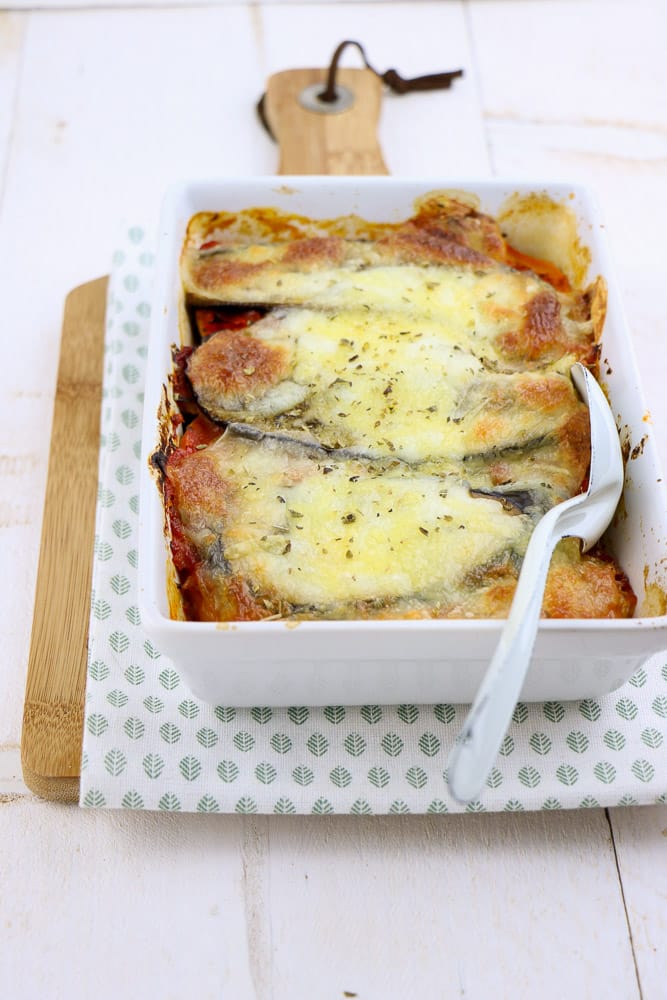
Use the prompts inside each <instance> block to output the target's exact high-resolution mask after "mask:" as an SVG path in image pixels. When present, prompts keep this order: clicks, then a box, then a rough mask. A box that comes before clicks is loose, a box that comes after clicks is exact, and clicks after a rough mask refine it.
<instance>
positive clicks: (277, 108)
mask: <svg viewBox="0 0 667 1000" xmlns="http://www.w3.org/2000/svg"><path fill="white" fill-rule="evenodd" d="M325 77H326V70H323V69H291V70H286V71H285V72H283V73H276V74H275V75H274V76H272V77H270V79H269V81H268V84H267V89H266V98H265V111H266V117H267V120H268V122H269V124H270V126H271V130H272V132H273V134H274V136H275V137H276V140H277V141H278V143H279V145H280V162H279V167H278V173H280V174H386V173H388V170H387V167H386V165H385V162H384V159H383V158H382V152H381V150H380V146H379V144H378V139H377V124H378V119H379V117H380V102H381V96H382V83H381V82H380V80H379V78H378V77H377V76H376V74H375V73H372V72H371V71H370V70H367V69H340V70H338V74H337V78H336V79H337V83H338V84H341V85H342V86H343V87H345V88H346V89H347V90H349V91H351V93H352V94H353V97H354V100H353V103H352V105H351V106H350V107H348V108H347V109H346V110H344V111H339V112H335V113H332V114H324V113H319V112H317V111H310V110H308V109H306V108H305V107H303V106H302V104H301V103H300V97H301V95H302V93H303V91H304V90H305V89H306V88H307V87H311V86H313V85H316V84H320V83H321V84H322V90H324V86H325Z"/></svg>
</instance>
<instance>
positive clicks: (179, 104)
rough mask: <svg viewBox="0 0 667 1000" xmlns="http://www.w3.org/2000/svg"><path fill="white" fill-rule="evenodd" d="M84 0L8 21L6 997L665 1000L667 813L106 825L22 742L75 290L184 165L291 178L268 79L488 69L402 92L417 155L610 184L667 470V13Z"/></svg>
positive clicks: (3, 33) (2, 194)
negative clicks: (39, 773)
mask: <svg viewBox="0 0 667 1000" xmlns="http://www.w3.org/2000/svg"><path fill="white" fill-rule="evenodd" d="M84 3H85V0H82V3H81V4H79V2H78V0H74V3H68V5H67V7H60V6H58V4H57V3H56V2H55V0H41V3H39V4H38V8H35V9H33V8H31V6H30V0H14V3H13V4H12V7H13V9H12V10H11V11H8V12H5V13H2V12H0V288H1V290H2V299H1V301H2V332H1V334H0V336H1V337H2V348H3V364H2V366H0V391H1V395H2V399H3V401H4V407H3V415H4V426H3V434H2V443H1V444H0V540H1V542H0V544H1V549H0V551H1V553H2V554H1V564H2V572H1V573H0V645H1V648H2V652H3V655H2V666H1V667H0V676H1V677H2V697H1V698H0V994H1V995H2V996H3V997H6V998H7V1000H33V998H36V997H40V998H59V997H67V998H68V1000H71V998H72V997H76V998H78V997H81V998H89V997H95V998H98V1000H103V998H107V997H108V998H112V997H113V998H115V997H118V996H121V997H124V998H126V1000H130V998H152V997H155V998H158V997H159V998H165V1000H166V998H170V1000H191V998H195V997H197V998H198V997H201V998H213V997H215V998H217V997H225V998H234V1000H245V998H258V1000H269V998H271V1000H287V998H289V1000H320V998H323V1000H324V998H336V997H345V996H358V997H359V998H362V1000H393V998H399V997H400V998H406V997H413V996H414V997H424V998H447V1000H449V998H454V997H470V998H480V1000H486V998H505V997H507V998H524V997H525V998H532V997H537V996H539V997H543V998H554V1000H560V998H563V997H571V998H573V1000H577V998H584V997H591V998H595V1000H597V998H607V997H613V998H640V997H642V998H644V1000H663V998H664V997H666V996H667V940H666V934H665V931H666V926H665V925H666V919H665V918H666V915H667V864H666V860H667V807H644V808H629V809H625V810H620V809H616V810H610V811H607V810H598V809H593V810H582V811H578V812H572V813H556V814H551V813H548V814H545V813H539V814H538V813H536V814H523V815H521V814H519V815H504V814H503V815H476V816H457V817H446V816H445V817H418V816H412V817H404V818H394V817H388V818H369V819H361V818H356V817H349V818H342V817H331V818H312V819H295V818H289V817H285V818H281V817H239V816H227V817H220V816H212V817H211V816H200V815H191V816H174V815H169V816H165V815H155V814H145V813H144V814H135V813H126V812H123V813H110V812H95V811H86V812H83V811H81V810H78V809H77V808H76V807H64V806H56V805H51V804H47V803H44V802H42V801H39V800H38V799H36V798H35V797H33V796H31V795H30V794H29V793H28V792H27V791H26V789H25V788H24V786H23V784H22V781H21V777H20V763H19V740H20V725H21V714H22V699H23V689H24V683H25V666H26V663H27V656H28V649H29V641H30V627H31V620H32V604H33V591H34V586H35V577H36V571H37V556H38V548H39V538H40V523H41V510H42V503H43V495H44V486H45V481H46V469H47V464H46V463H47V456H48V445H49V434H48V428H49V426H50V420H51V411H52V404H53V391H54V385H55V377H56V365H57V357H58V349H59V333H60V322H61V315H62V304H63V299H64V296H65V294H66V292H67V291H68V290H69V289H70V288H72V287H73V286H75V285H77V284H80V283H82V282H84V281H87V280H89V279H91V278H94V277H97V276H99V275H101V274H104V273H106V272H107V271H108V270H109V267H110V256H111V252H112V248H113V246H114V244H115V241H116V240H117V237H118V234H119V233H120V232H121V231H122V229H123V225H124V223H129V222H143V223H144V224H145V225H146V226H148V227H155V224H156V219H157V212H158V208H159V200H160V193H161V191H162V189H163V188H164V187H165V186H166V185H167V184H168V183H169V182H170V181H172V180H174V179H177V178H179V177H185V176H188V175H202V174H209V175H214V174H221V175H235V174H256V173H264V174H265V173H272V172H273V171H274V170H275V165H276V150H275V148H274V147H273V145H272V144H271V142H270V140H269V139H268V138H267V136H266V135H265V134H264V133H263V132H262V131H261V130H260V128H259V126H258V125H257V122H256V120H255V117H254V110H253V109H254V103H255V102H256V100H257V98H258V97H259V95H260V93H261V92H262V90H263V87H264V82H265V79H266V77H267V76H268V75H269V74H271V73H273V72H275V71H277V70H280V69H287V68H295V67H300V66H306V65H325V64H326V62H327V60H328V59H329V57H330V56H331V53H332V51H333V49H334V47H335V45H336V44H337V43H338V42H339V41H341V40H342V39H343V38H357V39H359V40H361V41H362V42H363V43H365V45H366V47H367V52H368V54H369V58H370V59H371V60H372V61H373V63H374V64H375V65H376V66H378V67H379V68H380V69H385V68H388V67H389V66H395V67H397V68H398V69H399V71H401V72H402V73H403V74H404V75H407V76H410V75H419V74H421V73H425V72H432V71H437V70H442V69H448V68H451V69H455V68H457V67H459V66H463V67H464V69H465V73H466V75H465V77H464V79H463V80H461V81H458V82H457V84H456V86H455V87H454V89H453V90H451V91H450V92H448V93H435V94H424V95H414V96H410V97H404V98H396V97H392V96H389V95H388V96H387V97H386V99H385V101H384V108H383V116H382V122H381V141H382V145H383V149H384V152H385V156H386V160H387V163H388V165H389V168H390V170H391V172H392V173H395V174H420V173H422V174H431V175H433V174H441V175H443V176H447V175H448V176H457V175H459V176H465V175H468V176H470V175H473V176H476V177H478V176H488V175H490V174H504V175H513V176H517V177H519V176H526V175H530V176H533V177H534V176H536V175H537V176H545V177H550V178H555V177H560V178H563V179H568V180H579V181H584V182H587V183H589V184H590V185H591V186H593V187H594V188H595V189H596V190H597V192H598V195H599V198H600V201H601V203H602V206H603V210H604V213H605V215H606V218H607V220H608V225H609V237H610V240H611V245H612V250H613V251H614V254H615V258H616V262H617V269H618V280H619V282H620V286H621V293H622V297H623V299H624V302H625V305H626V309H627V313H628V317H629V321H630V326H631V329H632V331H633V335H634V338H635V343H636V349H637V353H638V358H639V365H640V370H641V373H642V377H643V382H644V387H645V394H646V397H647V401H648V404H649V408H650V411H651V414H652V418H653V422H654V425H655V427H656V429H657V435H658V438H659V441H660V445H661V452H662V458H663V464H665V465H667V462H665V460H666V459H667V430H666V428H667V393H666V392H665V389H664V370H665V364H664V362H665V359H667V348H666V347H665V336H666V328H665V327H666V324H665V309H664V307H663V306H662V305H661V302H662V300H663V298H664V287H665V258H664V233H665V232H666V231H667V198H666V197H665V186H666V182H667V82H666V81H667V76H666V75H665V69H664V45H665V39H666V38H667V4H665V2H664V0H634V2H633V0H579V2H575V0H463V2H457V0H451V2H446V3H444V2H443V3H437V2H428V3H389V2H384V3H383V2H380V3H348V4H318V3H307V4H304V5H301V6H295V5H288V4H283V3H270V2H266V3H261V2H260V3H253V4H250V3H249V4H243V3H238V4H224V3H223V4H220V5H209V6H194V5H192V6H180V7H172V6H169V5H167V4H164V5H159V0H151V2H149V3H147V4H145V5H143V6H142V5H141V0H140V5H139V6H137V5H133V6H132V7H130V6H129V5H128V6H127V7H126V6H121V5H118V6H111V7H110V6H109V4H108V3H106V5H105V6H100V7H99V8H98V9H94V7H92V6H90V5H89V4H87V3H85V6H84ZM346 64H348V65H358V62H356V61H355V58H354V57H353V56H350V57H349V58H347V57H346Z"/></svg>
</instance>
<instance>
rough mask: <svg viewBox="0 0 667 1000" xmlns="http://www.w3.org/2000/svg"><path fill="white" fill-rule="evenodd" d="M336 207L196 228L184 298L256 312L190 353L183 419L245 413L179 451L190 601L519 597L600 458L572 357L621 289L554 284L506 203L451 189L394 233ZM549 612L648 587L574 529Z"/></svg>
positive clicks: (482, 609)
mask: <svg viewBox="0 0 667 1000" xmlns="http://www.w3.org/2000/svg"><path fill="white" fill-rule="evenodd" d="M274 216H275V217H274ZM339 221H341V220H339ZM342 221H344V220H342ZM342 221H341V225H340V226H334V225H333V224H332V228H331V229H330V230H329V232H328V233H327V230H326V224H322V227H320V228H318V226H316V225H315V223H313V224H312V227H311V224H310V223H309V221H308V220H302V219H300V220H297V222H298V224H296V223H295V225H296V228H294V226H291V220H290V218H289V217H282V216H279V215H278V213H273V214H271V213H270V212H266V211H264V210H256V211H254V212H252V211H251V212H249V213H246V214H244V213H240V214H239V216H238V217H233V216H224V215H210V214H206V213H205V214H204V215H203V216H202V217H195V219H194V220H192V222H191V225H190V227H189V235H188V239H187V241H186V246H185V248H184V252H183V255H182V259H181V276H182V281H183V288H184V290H185V293H186V302H187V305H188V307H189V308H191V309H196V308H197V307H198V306H201V305H202V304H206V305H207V306H208V307H209V308H210V307H211V306H213V307H225V308H228V307H232V306H238V305H240V306H243V307H244V309H245V310H247V309H249V308H253V309H257V308H259V312H257V311H255V312H254V313H252V315H251V314H250V313H248V314H247V315H248V316H249V317H250V318H249V319H248V320H247V322H248V323H250V325H249V326H247V327H245V328H244V326H243V323H240V324H239V322H236V321H235V322H230V323H228V324H226V323H225V322H221V324H220V326H219V327H218V332H217V333H213V335H212V336H210V337H209V338H208V339H207V340H204V342H203V343H202V344H200V345H199V346H198V347H197V348H196V349H195V350H194V352H193V353H192V354H191V356H190V357H189V360H188V361H187V367H186V372H187V376H188V378H189V382H190V384H191V386H192V389H193V391H194V395H195V399H194V400H191V398H190V397H188V407H189V409H187V410H184V412H185V413H187V415H190V414H191V413H192V412H193V408H194V409H195V410H196V404H198V405H199V408H200V409H201V411H203V412H204V413H205V414H207V415H208V416H209V417H211V418H212V419H213V420H215V421H217V422H219V423H220V424H221V425H222V427H221V430H222V429H223V428H224V426H225V425H227V426H228V429H227V430H226V432H225V433H224V434H222V436H221V437H219V438H218V439H217V440H215V442H214V436H213V435H214V433H215V428H214V425H212V424H209V423H208V422H207V421H206V420H205V419H204V418H198V421H196V422H195V423H196V424H198V429H197V430H196V432H195V431H192V432H191V431H189V430H188V432H187V434H186V437H187V436H188V435H189V436H190V438H191V441H190V443H189V444H186V445H185V446H184V447H183V448H181V449H178V448H176V449H175V450H174V451H173V452H172V453H171V455H170V456H169V458H168V461H167V463H166V466H165V473H164V482H165V497H166V500H167V515H168V521H169V523H170V528H171V536H172V552H173V554H174V561H175V563H176V565H177V569H178V571H179V574H180V585H181V592H182V598H183V602H184V611H185V614H186V617H193V618H200V619H203V620H229V619H235V618H240V619H247V618H255V619H256V618H266V617H276V616H292V617H297V618H299V617H301V618H350V617H369V616H371V617H384V616H412V615H416V616H418V617H424V616H443V617H444V616H452V617H453V616H456V617H459V616H468V615H469V616H476V617H480V616H497V615H503V614H506V613H507V610H508V607H509V604H510V602H511V599H512V594H513V591H514V587H515V581H516V575H517V572H518V567H519V566H520V563H521V560H522V558H523V554H524V552H525V548H526V545H527V542H528V539H529V537H530V532H531V530H532V526H533V523H534V521H535V519H536V518H538V517H539V516H541V514H542V513H544V511H545V510H547V509H549V507H551V506H552V505H553V504H554V503H556V502H558V501H559V500H561V499H564V498H565V497H567V496H570V495H572V494H573V493H575V492H576V491H577V490H578V489H579V488H580V486H581V482H582V479H583V476H584V474H585V472H586V468H587V465H588V455H589V440H588V413H587V410H586V406H585V404H584V403H583V402H582V401H581V400H580V399H579V397H578V395H577V393H576V391H575V390H574V387H573V385H572V382H571V379H570V375H569V369H570V366H571V365H572V363H573V362H574V361H575V360H583V361H584V362H585V361H587V360H589V361H590V360H593V361H594V359H595V356H596V354H595V351H596V345H595V341H596V337H598V336H599V333H600V328H601V323H602V315H603V312H604V294H603V293H604V286H603V284H602V283H598V284H597V285H596V286H595V288H594V289H592V290H589V291H588V292H585V293H582V292H576V291H574V292H570V291H569V290H568V289H569V286H568V285H567V281H566V280H565V283H564V285H562V286H561V285H559V286H558V287H559V288H561V291H559V292H557V291H556V290H555V289H554V288H553V287H552V286H551V285H549V284H547V283H546V282H545V281H544V280H542V279H541V278H540V277H538V276H537V275H536V274H535V273H533V272H532V271H530V270H514V269H512V268H510V267H508V266H506V263H505V262H506V261H507V260H509V259H511V255H509V256H508V254H507V252H506V251H507V248H506V247H505V244H504V241H503V239H502V235H501V233H500V230H499V229H498V226H497V224H496V223H495V222H494V220H492V219H490V218H489V217H488V216H483V215H481V214H480V213H477V212H476V211H475V210H474V209H472V208H471V207H470V206H466V205H463V204H460V203H457V202H454V201H452V200H448V199H439V198H435V199H431V200H429V201H428V202H426V203H424V205H423V206H421V208H420V210H419V212H418V214H417V215H416V216H415V217H414V218H413V219H412V220H408V221H407V222H406V223H403V224H397V225H395V226H385V227H382V226H378V227H376V228H377V232H375V231H374V230H373V226H372V225H371V224H365V223H361V222H360V221H359V220H357V222H356V223H355V225H351V223H350V225H349V226H348V223H346V224H345V225H343V224H342ZM348 222H349V220H348ZM364 226H366V227H367V231H365V230H364ZM309 227H310V228H309ZM348 230H349V231H348ZM286 236H287V237H288V239H286V238H285V237H286ZM211 237H213V238H211ZM518 256H519V257H520V255H518ZM516 257H517V255H516V253H515V258H516ZM517 259H518V258H517ZM536 263H539V262H536ZM542 273H544V274H547V273H549V269H548V268H545V269H544V270H543V271H542ZM561 277H562V276H561ZM562 289H565V290H562ZM267 310H268V311H267ZM223 311H224V310H223ZM262 311H266V314H265V315H264V317H263V318H261V319H259V320H257V316H258V315H261V313H262ZM237 313H238V310H237ZM207 315H208V314H207ZM210 315H211V316H212V315H213V313H211V314H210ZM223 318H224V317H223ZM214 328H215V327H214ZM181 379H182V383H183V384H185V383H186V382H187V379H185V377H184V376H183V373H181ZM200 434H203V438H201V437H199V436H198V435H200ZM213 442H214V443H213ZM555 581H557V583H556V582H555ZM630 598H631V595H630ZM545 608H546V612H547V613H548V614H552V615H556V616H557V615H560V614H566V615H571V616H576V615H578V614H581V615H586V616H594V615H603V616H604V615H607V614H617V613H618V614H624V613H631V610H632V600H631V599H629V598H628V591H627V586H626V584H625V582H624V580H623V578H622V576H621V575H620V574H619V572H618V569H617V567H616V566H615V565H614V564H613V563H611V562H610V561H608V560H607V561H605V560H597V559H596V558H595V557H591V556H590V555H589V556H586V557H585V558H583V559H582V557H581V555H580V552H579V547H578V546H577V545H576V544H575V545H574V546H572V545H570V546H561V547H560V548H559V550H558V555H557V557H556V559H555V561H554V568H553V570H552V573H551V574H550V583H549V584H548V585H547V599H546V604H545Z"/></svg>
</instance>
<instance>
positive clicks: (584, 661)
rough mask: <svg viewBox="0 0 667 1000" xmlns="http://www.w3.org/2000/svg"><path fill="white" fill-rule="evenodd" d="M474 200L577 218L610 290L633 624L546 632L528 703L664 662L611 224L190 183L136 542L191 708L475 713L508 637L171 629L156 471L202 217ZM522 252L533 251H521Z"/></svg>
mask: <svg viewBox="0 0 667 1000" xmlns="http://www.w3.org/2000/svg"><path fill="white" fill-rule="evenodd" d="M443 189H448V190H451V189H455V190H463V191H468V192H471V193H474V194H475V195H477V196H478V197H479V199H480V207H481V209H482V210H483V211H487V212H490V213H491V214H496V213H497V212H498V211H499V210H500V208H501V206H502V205H503V203H505V202H506V200H507V199H508V198H510V197H511V196H513V195H516V194H518V195H521V196H523V195H526V196H527V195H529V194H531V193H536V194H542V193H546V194H548V195H549V197H550V198H551V199H553V200H554V201H555V202H559V203H567V205H568V206H569V207H570V208H571V210H572V211H573V212H574V214H575V216H576V225H577V232H578V237H579V239H580V241H581V243H582V244H583V245H584V246H585V247H587V248H588V250H589V251H590V266H589V271H588V275H589V278H592V277H594V276H595V275H597V274H602V275H603V276H604V277H605V278H606V279H607V282H608V284H609V307H608V314H607V320H606V323H605V329H604V334H603V344H602V354H601V380H602V382H603V385H604V386H605V388H606V390H607V393H608V396H609V399H610V402H611V405H612V409H613V412H614V415H615V417H616V421H617V425H618V427H619V431H620V434H621V439H622V441H623V443H624V445H625V448H626V451H627V454H628V455H629V459H628V463H627V469H626V482H625V491H624V499H623V502H622V507H621V512H620V514H619V515H617V517H616V519H615V522H614V524H613V526H612V528H611V529H610V532H609V535H608V537H609V544H610V546H611V548H612V550H613V552H614V553H615V555H616V557H617V558H618V560H619V562H620V564H621V566H622V567H623V569H624V570H625V572H626V573H627V575H628V577H629V579H630V582H631V584H632V586H633V589H634V590H635V593H636V594H637V596H638V605H637V612H636V617H635V618H633V619H629V620H618V619H617V620H547V621H543V622H542V623H541V624H540V628H539V631H538V636H537V641H536V645H535V652H534V656H533V660H532V664H531V667H530V670H529V673H528V676H527V678H526V681H525V685H524V688H523V691H522V695H521V697H522V699H523V700H526V701H545V700H552V699H554V700H555V699H559V700H569V699H579V698H586V697H595V696H599V695H603V694H606V693H608V692H610V691H613V690H614V689H615V688H617V687H619V686H620V685H621V684H623V683H624V682H625V681H626V680H627V679H628V678H629V677H630V676H631V675H632V673H633V672H634V671H635V670H636V669H637V667H638V666H639V665H640V664H641V663H642V662H643V660H645V659H646V658H647V657H648V656H649V655H650V654H651V653H653V652H656V651H658V650H660V649H662V648H667V616H666V615H665V613H664V608H665V602H664V596H663V595H664V593H665V591H666V590H667V570H666V569H665V562H666V560H665V556H666V555H667V513H666V508H667V505H666V504H665V498H664V495H663V492H662V490H663V487H662V479H661V474H660V470H659V468H658V461H657V456H656V449H655V446H654V442H653V439H652V432H651V425H650V423H649V422H648V421H647V419H646V412H645V408H644V403H643V400H642V394H641V390H640V387H639V383H638V377H637V369H636V364H635V361H634V356H633V351H632V346H631V343H630V337H629V332H628V329H627V325H626V323H625V320H624V317H623V313H622V309H621V305H620V302H619V299H618V294H617V287H616V282H615V280H614V276H613V272H612V266H611V262H610V260H609V254H608V251H607V249H606V246H605V242H604V233H603V228H604V227H603V224H602V220H601V218H600V213H599V211H598V209H597V207H596V206H595V203H594V201H593V199H592V197H591V195H590V194H589V193H588V192H587V191H586V190H585V189H583V188H582V187H580V186H578V185H567V184H547V185H545V184H540V183H526V182H525V181H523V182H520V183H514V182H512V181H495V180H494V181H483V182H469V181H465V180H461V179H451V178H441V177H439V178H430V179H418V180H413V179H405V178H393V177H380V178H376V177H372V178H371V177H283V178H280V180H277V179H276V178H272V177H267V178H252V179H247V180H234V179H229V180H222V181H211V182H192V183H183V184H180V185H177V186H175V187H174V188H172V189H171V190H170V192H169V193H168V195H167V197H166V199H165V203H164V206H163V212H162V217H161V223H160V245H159V253H158V271H157V277H156V285H155V291H154V302H153V308H152V325H151V335H150V346H149V355H148V364H147V380H146V388H145V411H144V427H143V448H142V484H141V513H140V541H139V559H140V562H139V600H140V610H141V619H142V624H143V627H144V629H145V631H146V633H147V634H148V635H149V636H150V637H151V639H152V640H153V641H154V642H155V643H156V645H157V646H158V648H159V649H160V651H161V652H162V653H163V654H164V655H166V656H168V657H170V658H171V659H172V660H173V662H174V665H175V666H176V667H177V669H178V670H179V671H180V672H181V674H182V676H183V679H184V680H185V682H186V683H187V684H188V686H189V687H190V688H191V690H192V692H193V693H194V694H195V695H197V696H198V697H200V698H202V699H203V700H205V701H208V702H212V703H224V704H232V705H238V706H252V705H267V706H281V705H282V706H285V705H327V704H348V705H359V704H367V703H379V704H397V703H421V704H429V703H431V704H432V703H439V702H459V703H461V702H469V701H471V700H472V698H473V696H474V694H475V691H476V689H477V687H478V685H479V683H480V681H481V679H482V676H483V674H484V672H485V670H486V667H487V665H488V662H489V659H490V657H491V655H492V653H493V650H494V648H495V645H496V643H497V641H498V638H499V636H500V632H501V629H502V626H503V623H502V621H496V620H447V621H440V620H427V621H423V620H422V621H318V622H315V621H313V622H298V623H296V622H277V621H273V622H238V623H234V622H227V623H219V624H216V623H205V622H182V621H173V620H171V619H170V618H169V615H168V607H167V583H166V581H167V575H166V574H167V566H168V559H169V553H168V549H167V545H166V542H165V537H164V516H163V510H162V504H161V499H160V496H159V492H158V489H157V487H156V483H155V480H154V478H153V475H152V473H151V471H150V469H149V459H150V455H151V454H152V452H153V451H154V450H155V449H156V447H157V445H158V418H157V413H158V408H159V405H160V400H161V397H162V393H163V386H164V384H165V382H166V380H167V376H168V373H169V371H170V368H171V345H172V344H175V343H179V342H180V341H179V331H178V312H179V295H180V290H179V274H178V261H179V255H180V251H181V246H182V243H183V239H184V235H185V230H186V226H187V223H188V220H189V219H190V217H191V216H192V215H193V214H195V213H196V212H199V211H206V210H209V211H222V210H226V211H238V210H241V209H243V208H249V207H253V206H272V207H275V208H278V209H282V210H283V211H287V212H293V213H299V214H303V215H306V216H310V217H315V218H317V217H319V218H332V217H335V216H339V215H346V214H349V213H357V214H358V215H361V216H362V217H364V218H368V219H371V220H377V221H385V222H391V221H399V220H400V219H402V218H406V217H408V216H409V215H410V213H411V211H412V208H413V203H414V201H415V199H416V198H418V197H420V196H422V195H424V194H425V193H427V192H429V191H435V190H443ZM519 249H521V247H519Z"/></svg>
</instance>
